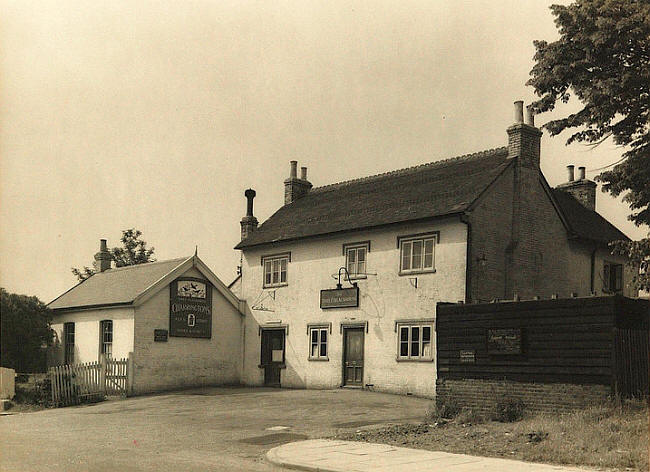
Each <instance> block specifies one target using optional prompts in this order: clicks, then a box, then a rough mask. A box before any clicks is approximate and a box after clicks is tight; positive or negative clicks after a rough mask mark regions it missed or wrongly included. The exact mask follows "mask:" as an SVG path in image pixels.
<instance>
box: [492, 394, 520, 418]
mask: <svg viewBox="0 0 650 472" xmlns="http://www.w3.org/2000/svg"><path fill="white" fill-rule="evenodd" d="M524 410H525V405H524V402H523V401H521V400H519V399H518V398H510V397H506V398H501V399H499V400H497V403H496V405H495V407H494V417H493V418H492V419H493V420H494V421H499V422H501V423H512V422H514V421H519V420H520V419H522V418H523V417H524Z"/></svg>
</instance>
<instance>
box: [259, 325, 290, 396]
mask: <svg viewBox="0 0 650 472" xmlns="http://www.w3.org/2000/svg"><path fill="white" fill-rule="evenodd" d="M260 364H261V366H262V367H263V368H264V385H266V386H268V387H279V386H280V369H282V367H284V329H264V330H262V349H261V362H260Z"/></svg>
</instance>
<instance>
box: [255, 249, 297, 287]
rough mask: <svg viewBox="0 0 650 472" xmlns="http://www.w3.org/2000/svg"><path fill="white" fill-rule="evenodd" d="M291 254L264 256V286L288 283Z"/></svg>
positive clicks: (277, 285)
mask: <svg viewBox="0 0 650 472" xmlns="http://www.w3.org/2000/svg"><path fill="white" fill-rule="evenodd" d="M289 260H290V258H289V254H282V255H278V256H267V257H263V258H262V265H263V266H264V288H266V287H279V286H282V285H287V266H288V265H289Z"/></svg>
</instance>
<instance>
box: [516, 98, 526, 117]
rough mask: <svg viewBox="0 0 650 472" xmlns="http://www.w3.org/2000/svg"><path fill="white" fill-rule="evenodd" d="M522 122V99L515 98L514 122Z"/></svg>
mask: <svg viewBox="0 0 650 472" xmlns="http://www.w3.org/2000/svg"><path fill="white" fill-rule="evenodd" d="M523 122H524V101H523V100H517V101H516V102H515V123H523Z"/></svg>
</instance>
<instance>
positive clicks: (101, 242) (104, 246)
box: [99, 239, 108, 251]
mask: <svg viewBox="0 0 650 472" xmlns="http://www.w3.org/2000/svg"><path fill="white" fill-rule="evenodd" d="M99 250H100V251H107V250H108V246H107V244H106V240H105V239H100V240H99Z"/></svg>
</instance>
